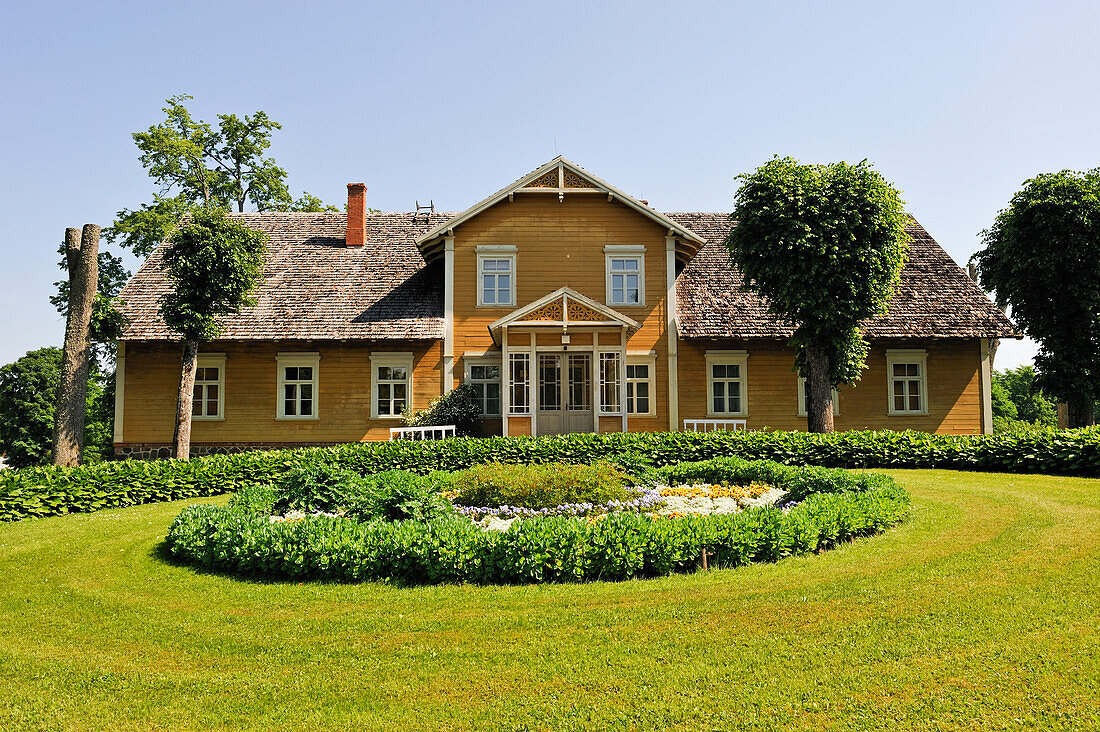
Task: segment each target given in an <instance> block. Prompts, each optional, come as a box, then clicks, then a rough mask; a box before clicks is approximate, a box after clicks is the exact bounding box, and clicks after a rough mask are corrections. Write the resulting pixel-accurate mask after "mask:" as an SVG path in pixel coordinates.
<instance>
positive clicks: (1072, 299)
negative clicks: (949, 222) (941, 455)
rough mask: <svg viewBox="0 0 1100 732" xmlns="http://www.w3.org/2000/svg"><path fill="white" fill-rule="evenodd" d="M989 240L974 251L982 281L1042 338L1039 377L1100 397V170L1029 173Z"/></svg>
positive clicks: (1062, 393) (1088, 397) (1060, 388)
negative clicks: (1031, 175)
mask: <svg viewBox="0 0 1100 732" xmlns="http://www.w3.org/2000/svg"><path fill="white" fill-rule="evenodd" d="M982 243H983V244H984V245H985V248H984V249H982V251H980V252H978V253H977V254H975V255H974V261H975V262H976V263H977V265H978V271H979V278H980V281H981V284H982V286H983V287H984V288H985V289H986V290H989V291H994V292H995V293H996V298H997V301H998V303H999V304H1001V305H1002V306H1008V307H1011V312H1012V318H1013V320H1014V321H1015V322H1016V323H1017V325H1019V327H1020V328H1021V329H1022V330H1023V332H1024V333H1026V334H1027V335H1029V336H1030V337H1032V338H1034V339H1035V340H1036V341H1037V342H1038V343H1039V352H1038V354H1037V355H1036V356H1035V366H1036V369H1037V371H1038V378H1037V382H1036V383H1037V384H1038V385H1039V387H1040V388H1041V389H1042V390H1043V391H1044V392H1046V393H1048V394H1050V395H1052V396H1054V397H1056V398H1057V399H1060V400H1062V401H1066V402H1069V403H1071V404H1072V403H1074V402H1075V401H1077V402H1080V403H1082V404H1084V405H1090V404H1095V403H1096V402H1097V401H1098V400H1100V170H1093V171H1089V172H1088V173H1078V172H1074V171H1070V170H1063V171H1061V172H1059V173H1044V174H1041V175H1038V176H1036V177H1034V178H1032V179H1030V180H1028V181H1025V182H1024V185H1023V188H1021V189H1020V190H1019V191H1018V192H1017V193H1016V194H1015V195H1014V196H1013V197H1012V200H1011V201H1010V202H1009V204H1008V207H1007V208H1005V209H1004V210H1002V211H1001V212H1000V213H998V214H997V218H996V220H995V221H994V222H993V226H992V227H990V228H989V229H988V230H986V231H983V232H982ZM1082 411H1085V412H1087V411H1088V409H1087V407H1086V409H1084V410H1082ZM1021 419H1025V417H1023V416H1022V415H1021Z"/></svg>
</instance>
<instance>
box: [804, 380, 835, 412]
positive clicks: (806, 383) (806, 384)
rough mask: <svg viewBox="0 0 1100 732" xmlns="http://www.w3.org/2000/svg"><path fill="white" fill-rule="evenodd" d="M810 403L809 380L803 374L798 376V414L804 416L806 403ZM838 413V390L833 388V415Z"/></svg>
mask: <svg viewBox="0 0 1100 732" xmlns="http://www.w3.org/2000/svg"><path fill="white" fill-rule="evenodd" d="M809 403H810V382H809V381H808V380H807V379H806V377H805V376H799V377H798V416H799V417H805V416H806V405H807V404H809ZM837 414H840V392H838V391H837V390H836V389H833V415H834V416H835V415H837Z"/></svg>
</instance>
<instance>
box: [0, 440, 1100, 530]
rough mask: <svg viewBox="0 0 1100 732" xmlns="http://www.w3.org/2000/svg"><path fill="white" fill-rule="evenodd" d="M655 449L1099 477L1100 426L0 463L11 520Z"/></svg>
mask: <svg viewBox="0 0 1100 732" xmlns="http://www.w3.org/2000/svg"><path fill="white" fill-rule="evenodd" d="M618 455H628V456H637V455H645V456H647V457H648V458H649V459H650V460H651V461H652V462H653V463H654V464H655V465H657V466H661V465H671V464H674V463H679V462H685V461H698V460H709V459H711V458H716V457H726V456H731V455H732V456H740V457H744V458H752V459H765V460H775V461H778V462H781V463H786V464H790V465H820V466H824V467H847V468H953V469H957V470H987V471H997V472H1009V473H1050V474H1057V475H1082V476H1100V427H1090V428H1086V429H1080V430H1061V431H1059V430H1045V431H1035V432H1030V433H1012V434H1004V435H989V436H951V435H931V434H927V433H924V432H890V431H883V432H836V433H833V434H828V435H823V434H809V433H805V432H711V433H706V434H703V433H695V432H663V433H637V434H626V435H623V434H608V435H592V434H578V435H564V436H559V437H537V438H530V437H495V438H490V439H476V438H458V439H450V440H441V441H438V442H431V441H405V440H400V441H394V442H374V443H359V444H352V445H341V446H338V447H331V448H306V449H299V450H276V451H270V452H250V453H240V454H237V455H217V456H211V457H205V458H196V459H194V460H189V461H176V460H165V461H155V462H142V461H124V462H115V463H100V464H97V465H88V466H83V467H79V468H53V467H41V468H24V469H22V470H5V471H0V521H13V520H18V519H21V518H26V517H33V516H51V515H55V514H63V513H74V512H81V511H96V510H99V509H101V508H111V507H118V506H130V505H134V504H138V503H149V502H153V501H164V500H174V499H180V498H193V497H196V496H205V495H213V494H217V493H225V492H232V491H236V490H238V489H239V488H240V487H241V486H244V485H248V484H251V483H256V482H271V481H274V480H276V479H278V478H279V477H280V476H281V475H282V474H283V473H285V472H286V471H288V470H290V469H291V468H294V467H296V466H298V465H301V464H304V463H309V462H323V463H326V464H330V465H339V466H343V467H346V468H349V469H351V470H354V471H355V472H357V473H359V474H361V475H366V474H369V473H375V472H380V471H383V470H396V469H404V470H411V471H414V472H420V473H428V472H430V471H432V470H461V469H463V468H468V467H470V466H472V465H476V464H479V463H487V462H515V463H545V462H572V463H584V462H593V461H595V460H599V459H609V460H614V459H615V457H616V456H618Z"/></svg>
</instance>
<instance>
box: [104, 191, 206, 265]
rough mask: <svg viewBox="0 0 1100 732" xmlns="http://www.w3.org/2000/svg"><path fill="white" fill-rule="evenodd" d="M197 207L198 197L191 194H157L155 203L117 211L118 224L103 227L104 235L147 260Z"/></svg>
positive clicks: (116, 221) (111, 241)
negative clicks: (195, 197) (196, 200)
mask: <svg viewBox="0 0 1100 732" xmlns="http://www.w3.org/2000/svg"><path fill="white" fill-rule="evenodd" d="M194 207H195V201H194V197H193V196H192V195H190V194H187V193H180V194H179V195H175V196H163V195H157V194H153V202H152V203H143V204H141V207H140V208H137V209H135V210H133V211H130V210H129V209H125V208H124V209H122V210H121V211H119V212H118V213H117V214H115V221H114V223H113V224H111V225H110V226H108V227H106V228H105V229H103V237H104V238H105V239H106V240H107V241H108V242H109V243H111V244H117V245H119V246H121V247H123V248H124V249H129V250H130V251H132V252H133V253H134V256H136V257H137V258H139V259H145V258H146V257H148V256H149V255H150V254H152V253H153V250H154V249H156V248H157V247H158V246H160V243H161V242H163V241H164V240H165V239H167V238H168V234H169V233H170V232H171V231H172V229H173V228H175V227H176V226H177V225H178V224H179V222H180V220H182V219H183V217H184V215H185V214H187V213H188V212H189V211H191V210H192V209H193V208H194Z"/></svg>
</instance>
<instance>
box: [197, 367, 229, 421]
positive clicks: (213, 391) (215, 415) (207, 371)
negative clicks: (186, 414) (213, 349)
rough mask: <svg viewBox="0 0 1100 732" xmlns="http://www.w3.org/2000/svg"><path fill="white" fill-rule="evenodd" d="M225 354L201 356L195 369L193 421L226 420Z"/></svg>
mask: <svg viewBox="0 0 1100 732" xmlns="http://www.w3.org/2000/svg"><path fill="white" fill-rule="evenodd" d="M224 394H225V354H223V353H214V354H210V353H208V354H199V362H198V368H196V369H195V390H194V392H193V394H192V401H191V418H192V419H224V418H225V413H224V411H223V407H224V401H223V400H224Z"/></svg>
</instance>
